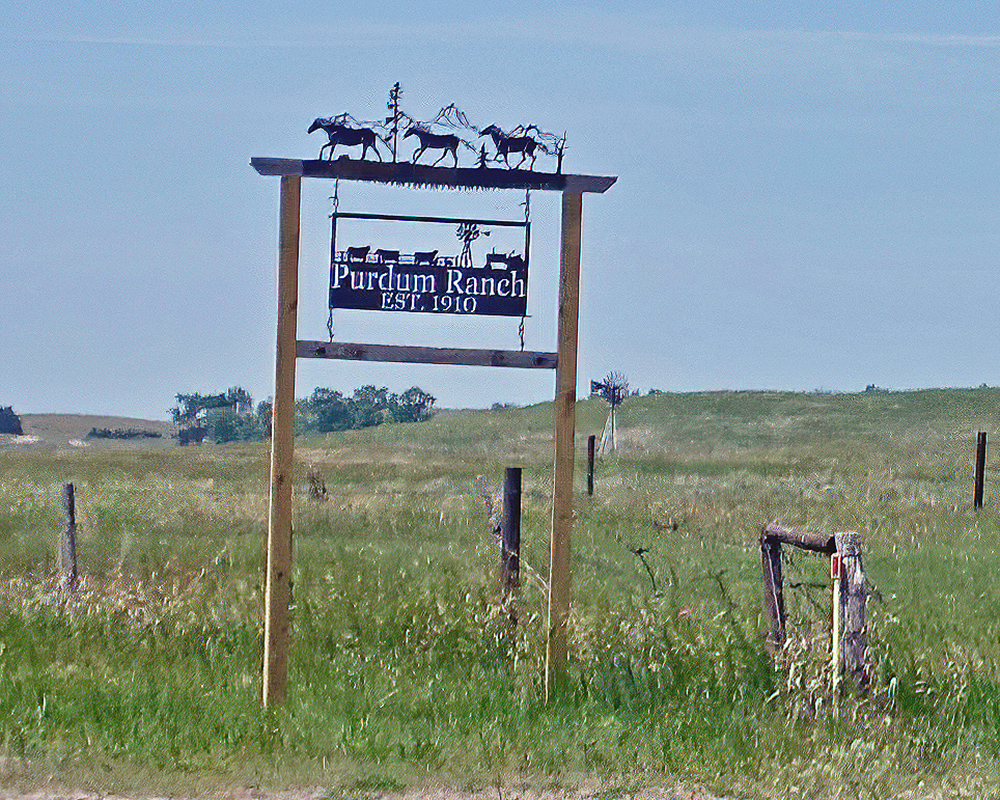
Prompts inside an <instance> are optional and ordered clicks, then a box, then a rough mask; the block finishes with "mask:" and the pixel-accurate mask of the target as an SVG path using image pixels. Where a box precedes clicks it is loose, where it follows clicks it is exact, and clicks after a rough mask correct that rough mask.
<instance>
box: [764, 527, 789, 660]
mask: <svg viewBox="0 0 1000 800" xmlns="http://www.w3.org/2000/svg"><path fill="white" fill-rule="evenodd" d="M760 565H761V569H762V571H763V573H764V613H765V614H766V616H767V620H768V623H769V627H770V629H771V630H770V632H769V633H768V636H767V640H766V643H767V649H768V650H770V651H771V654H772V655H773V654H775V653H777V652H778V651H779V650H781V648H782V647H784V646H785V596H784V594H783V592H782V576H781V541H780V540H779V539H777V538H776V537H774V536H771V535H770V534H769V532H768V529H767V528H764V530H763V531H761V534H760Z"/></svg>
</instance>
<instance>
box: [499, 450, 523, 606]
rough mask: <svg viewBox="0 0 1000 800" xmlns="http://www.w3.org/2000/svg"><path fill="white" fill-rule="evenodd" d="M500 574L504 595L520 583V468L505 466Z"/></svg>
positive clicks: (512, 590)
mask: <svg viewBox="0 0 1000 800" xmlns="http://www.w3.org/2000/svg"><path fill="white" fill-rule="evenodd" d="M501 524H502V528H501V540H502V544H501V550H500V553H501V555H500V558H501V576H500V582H501V584H502V585H503V590H504V595H505V596H507V597H509V596H510V595H512V594H513V593H514V592H516V591H517V588H518V587H519V586H520V585H521V468H520V467H507V469H506V471H505V472H504V479H503V522H502V523H501Z"/></svg>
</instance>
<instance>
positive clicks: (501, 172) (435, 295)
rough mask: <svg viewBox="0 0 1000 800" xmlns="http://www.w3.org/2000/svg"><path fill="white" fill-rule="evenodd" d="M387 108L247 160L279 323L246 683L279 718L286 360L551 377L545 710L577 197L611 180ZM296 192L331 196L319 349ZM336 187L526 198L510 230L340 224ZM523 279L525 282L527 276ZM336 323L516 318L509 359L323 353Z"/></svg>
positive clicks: (565, 463)
mask: <svg viewBox="0 0 1000 800" xmlns="http://www.w3.org/2000/svg"><path fill="white" fill-rule="evenodd" d="M401 96H402V90H401V89H400V86H399V84H398V83H397V84H396V85H395V86H393V87H392V89H391V90H390V92H389V100H388V102H387V103H386V111H387V112H388V113H387V114H384V115H380V116H378V117H376V118H375V119H368V120H359V119H356V118H354V117H353V116H351V115H350V114H347V113H346V112H345V113H343V114H340V115H338V116H335V117H317V118H316V119H315V120H314V121H313V123H312V124H311V125H310V126H309V127H308V132H309V133H315V132H317V131H323V132H324V133H325V134H326V137H327V139H328V141H326V142H325V143H323V144H321V146H320V150H319V153H318V157H317V158H312V159H298V158H272V157H259V158H252V159H251V160H250V164H251V165H252V166H253V168H254V169H256V170H257V172H258V173H259V174H261V175H273V176H275V177H280V178H281V187H280V213H279V220H278V286H277V289H278V292H277V301H278V302H277V306H278V308H277V310H278V320H277V323H278V324H277V342H276V347H275V360H274V373H275V390H274V407H273V415H272V425H271V493H270V504H269V507H268V523H267V570H266V583H265V591H264V652H263V663H262V669H261V673H262V678H263V679H262V687H261V700H262V701H263V703H264V705H265V706H268V705H271V704H272V703H279V702H281V701H283V700H284V699H285V696H286V682H287V672H288V644H289V639H290V637H291V630H292V620H291V618H290V616H289V607H290V603H291V599H292V585H291V576H292V483H293V481H294V467H295V431H294V417H295V406H296V402H295V365H296V360H297V359H300V358H322V359H339V360H351V361H373V362H385V363H389V362H392V363H408V364H443V365H452V366H462V367H504V368H521V369H551V370H555V384H556V385H555V396H554V402H553V423H554V424H553V440H554V453H553V459H552V461H553V470H552V483H551V487H552V514H551V528H550V531H551V533H550V541H549V581H548V606H549V610H548V617H547V621H546V628H547V630H546V646H545V648H546V649H545V696H546V698H548V697H550V696H551V695H552V693H553V692H555V691H556V690H557V687H558V686H561V685H563V684H564V683H565V678H566V663H567V645H568V639H567V624H568V620H569V616H570V537H571V534H572V530H573V517H574V513H573V467H574V458H575V449H574V436H575V431H576V382H577V380H576V379H577V375H576V361H577V328H578V325H579V304H580V243H581V228H582V216H583V195H584V194H587V193H594V194H602V193H603V192H605V191H607V190H608V189H609V188H610V187H611V185H612V184H613V183H614V182H615V180H616V178H615V177H614V176H610V175H577V174H567V173H564V172H563V169H562V167H563V155H564V151H565V146H566V135H565V134H563V135H561V136H560V135H557V134H554V133H547V132H545V131H543V130H540V129H539V128H538V126H536V125H533V124H520V125H514V126H513V127H508V128H506V129H504V128H501V127H500V126H499V125H498V124H495V123H492V124H489V125H486V126H485V127H480V126H478V125H475V124H473V123H472V122H471V121H470V120H469V119H468V117H467V116H466V115H465V114H464V113H463V112H462V111H461V110H460V109H458V108H457V107H456V106H455V105H454V104H452V105H448V106H445V107H444V108H442V109H441V110H440V111H439V112H438V113H437V115H436V116H433V117H432V118H424V119H420V118H418V117H415V116H410V115H409V114H408V113H406V112H405V111H404V110H403V108H402V104H401ZM358 147H360V148H361V150H360V153H359V152H358V151H357V150H356V149H354V150H353V151H352V152H353V154H354V156H353V157H352V156H351V155H349V154H348V153H345V152H344V150H345V149H350V148H358ZM338 148H339V150H338ZM406 150H409V152H405V151H406ZM539 160H540V163H539V164H538V165H537V166H536V162H537V161H539ZM553 162H554V163H553ZM546 167H548V169H546ZM553 167H554V169H553ZM303 178H308V179H314V178H321V179H328V180H333V181H335V183H334V191H333V196H332V198H331V199H332V200H333V213H332V214H331V215H330V219H331V226H332V230H331V237H330V260H329V267H330V290H329V307H330V317H329V320H328V322H327V329H328V332H329V341H320V340H313V339H300V338H299V336H298V306H299V240H300V214H301V208H300V206H301V191H302V180H303ZM342 180H343V181H361V182H369V183H377V184H383V185H390V186H398V187H401V188H405V189H408V190H412V189H420V188H434V189H453V190H459V191H463V190H464V191H480V190H484V189H494V190H519V191H523V192H524V193H525V195H524V218H523V220H520V219H519V220H511V219H507V220H496V219H492V220H490V219H461V218H457V219H453V218H445V217H428V216H404V215H400V214H381V213H380V214H373V213H354V212H351V213H348V212H346V211H341V210H340V208H339V200H338V198H339V195H338V193H337V186H338V185H339V182H340V181H342ZM536 190H538V191H556V192H560V193H561V195H562V212H561V230H560V248H559V261H558V287H559V300H558V304H557V306H556V312H557V315H558V319H557V329H556V348H557V349H556V351H555V352H541V351H539V352H536V351H531V350H528V351H525V349H524V336H523V330H524V324H523V322H524V317H525V315H526V312H527V299H528V253H529V251H530V229H531V222H530V202H529V201H530V195H529V193H530V192H532V191H536ZM323 261H325V256H324V257H323ZM324 267H325V265H324ZM535 269H536V272H537V264H536V267H535ZM543 272H544V270H543ZM552 272H553V270H549V273H550V274H551V273H552ZM543 277H544V275H543ZM337 308H344V309H360V310H374V311H395V312H404V313H423V314H464V315H470V316H473V315H487V314H489V315H498V316H507V317H521V318H522V320H521V323H522V324H521V328H520V331H519V334H520V337H521V349H520V350H502V349H497V348H488V349H484V348H468V347H430V346H419V347H418V346H411V345H406V344H398V343H397V344H390V343H357V342H343V341H334V331H333V310H334V309H337ZM397 319H398V317H397ZM386 327H388V326H386Z"/></svg>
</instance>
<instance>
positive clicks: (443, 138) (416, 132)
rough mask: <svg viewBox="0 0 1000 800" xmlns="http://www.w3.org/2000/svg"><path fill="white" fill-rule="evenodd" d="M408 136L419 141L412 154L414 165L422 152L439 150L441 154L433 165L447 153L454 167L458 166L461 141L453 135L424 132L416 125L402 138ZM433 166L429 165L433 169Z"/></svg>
mask: <svg viewBox="0 0 1000 800" xmlns="http://www.w3.org/2000/svg"><path fill="white" fill-rule="evenodd" d="M410 136H416V137H417V138H418V139H419V140H420V147H418V148H417V150H416V152H415V153H414V154H413V163H414V164H416V163H417V159H418V158H420V156H421V155H422V154H423V152H424V150H441V151H443V152H442V153H441V155H440V156H439V157H438V159H437V161H435V162H434V164H437V163H438V161H440V160H441V159H442V158H444V157H445V156H446V155H448V153H451V157H452V158H453V159H454V160H455V166H456V167H457V166H458V143H459V142H460V141H461V140H460V139H459V138H458V137H457V136H455V134H453V133H443V134H441V133H431V132H430V131H425V130H424V129H423V128H418V127H417V126H416V125H411V126H410V127H409V128H408V129H407V131H406V133H404V134H403V138H404V139H408V138H409V137H410ZM434 164H431V166H432V167H433V166H434Z"/></svg>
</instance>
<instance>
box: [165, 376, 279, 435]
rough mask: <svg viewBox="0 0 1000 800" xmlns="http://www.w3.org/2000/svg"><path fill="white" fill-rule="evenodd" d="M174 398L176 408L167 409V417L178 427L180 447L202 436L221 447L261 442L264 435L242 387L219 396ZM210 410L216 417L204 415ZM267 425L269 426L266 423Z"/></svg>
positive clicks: (262, 428) (179, 396) (198, 395)
mask: <svg viewBox="0 0 1000 800" xmlns="http://www.w3.org/2000/svg"><path fill="white" fill-rule="evenodd" d="M176 398H177V405H176V406H174V407H173V408H171V409H170V414H171V416H172V418H173V421H174V423H175V424H176V425H179V426H180V427H181V431H180V432H179V435H178V438H180V440H181V444H187V443H188V442H200V441H201V440H202V439H203V438H204V437H205V436H208V437H210V438H211V439H212V440H213V441H215V442H218V443H220V444H222V443H225V442H233V441H237V440H257V439H262V438H263V437H264V435H265V431H264V427H263V426H262V425H261V424H260V422H259V421H258V420H257V419H256V416H255V415H254V412H253V398H252V397H251V396H250V393H249V392H248V391H247V390H246V389H244V388H243V387H242V386H232V387H230V388H229V390H228V391H226V392H220V393H219V394H207V395H202V394H198V393H197V392H196V393H193V394H184V393H178V394H177V395H176ZM210 410H212V411H219V413H215V414H212V415H211V417H209V415H207V414H206V412H208V411H210ZM267 425H268V427H269V426H270V420H269V419H268V423H267ZM185 431H188V433H186V434H185ZM193 431H197V433H193Z"/></svg>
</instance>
